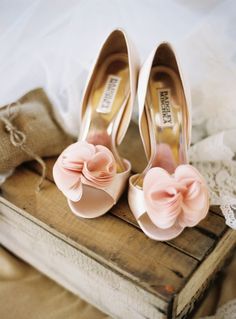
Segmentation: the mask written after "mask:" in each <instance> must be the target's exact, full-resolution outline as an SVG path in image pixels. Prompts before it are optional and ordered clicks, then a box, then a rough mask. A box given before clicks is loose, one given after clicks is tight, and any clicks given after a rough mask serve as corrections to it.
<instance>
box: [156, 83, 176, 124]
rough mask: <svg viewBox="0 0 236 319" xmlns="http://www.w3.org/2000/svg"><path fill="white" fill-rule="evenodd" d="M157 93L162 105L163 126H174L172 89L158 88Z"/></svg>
mask: <svg viewBox="0 0 236 319" xmlns="http://www.w3.org/2000/svg"><path fill="white" fill-rule="evenodd" d="M157 94H158V101H159V106H160V118H161V126H162V127H172V126H173V125H174V121H173V115H172V111H171V98H170V89H158V90H157Z"/></svg>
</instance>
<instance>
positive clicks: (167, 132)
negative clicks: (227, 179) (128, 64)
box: [128, 43, 209, 241]
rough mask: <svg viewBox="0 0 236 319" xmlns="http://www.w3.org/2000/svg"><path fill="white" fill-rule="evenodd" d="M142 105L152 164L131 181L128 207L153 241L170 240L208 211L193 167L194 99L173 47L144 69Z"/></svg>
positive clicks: (156, 55) (155, 55)
mask: <svg viewBox="0 0 236 319" xmlns="http://www.w3.org/2000/svg"><path fill="white" fill-rule="evenodd" d="M138 103H139V128H140V134H141V137H142V141H143V145H144V149H145V153H146V156H147V159H148V165H147V167H146V169H145V170H144V171H143V172H142V173H141V174H136V175H134V176H132V177H131V178H130V180H129V193H128V200H129V205H130V208H131V211H132V212H133V214H134V216H135V218H136V220H137V222H138V224H139V226H140V228H141V229H142V230H143V232H144V233H145V234H146V235H147V236H148V237H150V238H152V239H154V240H161V241H163V240H170V239H172V238H174V237H176V236H178V235H179V234H180V233H181V232H182V231H183V229H184V228H185V227H193V226H195V225H196V224H198V223H199V221H200V220H202V219H203V218H204V217H205V216H206V214H207V212H208V208H209V198H208V190H207V186H206V183H205V180H204V179H203V177H202V176H201V175H200V173H199V172H198V171H197V170H196V169H195V168H194V167H193V166H191V165H189V164H188V156H187V152H188V146H189V145H190V136H191V120H190V114H189V113H190V108H189V107H190V97H189V93H188V90H187V89H186V86H184V83H183V80H182V74H181V72H180V69H179V65H178V62H177V59H176V55H175V53H174V51H173V48H172V47H171V46H170V44H168V43H162V44H160V45H159V46H158V47H157V48H156V49H155V50H154V51H153V52H152V53H151V54H150V56H149V58H148V59H147V61H146V62H145V64H144V65H143V67H142V68H141V71H140V76H139V84H138Z"/></svg>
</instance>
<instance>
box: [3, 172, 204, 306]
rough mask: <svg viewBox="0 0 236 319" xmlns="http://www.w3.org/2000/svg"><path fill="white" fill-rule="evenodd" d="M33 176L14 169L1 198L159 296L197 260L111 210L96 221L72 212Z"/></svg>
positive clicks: (183, 278)
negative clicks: (140, 229) (41, 188)
mask: <svg viewBox="0 0 236 319" xmlns="http://www.w3.org/2000/svg"><path fill="white" fill-rule="evenodd" d="M37 178H38V175H37V174H34V173H33V172H31V171H28V170H26V169H22V168H21V169H18V170H17V171H16V173H15V174H14V175H13V176H12V177H10V178H9V179H8V180H7V181H6V182H5V183H4V185H3V186H2V193H3V196H4V198H6V199H8V200H9V201H11V202H12V203H13V204H14V205H16V206H18V207H19V208H21V209H23V210H24V212H25V216H27V218H29V219H32V220H36V219H37V223H40V225H41V226H42V227H44V228H45V229H46V230H47V231H50V232H51V233H53V234H54V235H56V236H57V237H59V238H61V239H63V240H66V241H67V242H69V243H70V244H71V245H72V246H74V247H76V248H77V249H79V250H81V251H82V252H84V253H86V254H89V255H91V256H92V257H93V258H95V259H96V260H97V261H99V262H101V263H103V264H106V265H107V266H109V267H110V268H111V269H113V270H114V271H118V272H119V273H120V274H122V275H123V276H125V277H126V278H129V279H130V280H132V281H134V282H135V283H136V284H137V285H139V286H140V287H142V288H145V289H146V290H147V291H149V292H151V293H154V294H155V295H158V296H159V297H160V298H161V299H163V300H166V301H168V300H170V299H171V298H172V296H173V294H174V293H175V291H177V290H179V289H180V288H181V287H182V285H183V283H184V282H185V281H186V279H187V278H188V277H189V276H190V275H191V273H192V272H193V271H194V269H195V268H196V267H197V265H198V262H197V260H196V259H194V258H191V257H190V256H187V255H186V254H184V253H182V252H180V251H178V250H176V249H175V248H173V247H170V246H168V245H167V244H165V243H162V242H155V241H153V240H151V239H148V238H147V237H146V236H145V235H144V234H143V233H142V232H141V231H139V230H138V229H136V228H135V227H132V226H131V225H129V224H127V223H126V222H123V221H122V220H120V219H117V218H115V217H114V216H112V215H110V214H107V215H105V216H103V217H100V218H98V219H96V220H87V219H79V218H77V217H75V216H74V215H73V214H71V212H70V210H69V208H68V206H67V202H66V200H65V198H64V196H63V195H62V194H61V193H60V192H59V191H58V190H57V188H56V187H55V185H54V184H53V183H51V182H49V181H46V182H45V187H44V189H43V190H42V191H41V192H40V193H36V192H35V190H34V189H35V187H34V186H35V184H36V183H37ZM26 212H27V213H26ZM176 261H178V262H176Z"/></svg>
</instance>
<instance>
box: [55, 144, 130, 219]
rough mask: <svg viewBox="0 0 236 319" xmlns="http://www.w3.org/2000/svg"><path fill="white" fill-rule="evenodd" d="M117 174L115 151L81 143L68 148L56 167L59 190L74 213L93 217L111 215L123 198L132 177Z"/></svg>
mask: <svg viewBox="0 0 236 319" xmlns="http://www.w3.org/2000/svg"><path fill="white" fill-rule="evenodd" d="M124 163H125V166H126V171H124V172H122V173H117V172H116V170H117V167H116V161H115V159H114V156H113V154H112V152H111V151H110V150H109V149H108V148H107V147H105V146H103V145H93V144H90V143H88V142H86V141H79V142H76V143H74V144H72V145H70V146H69V147H68V148H66V149H65V150H64V151H63V152H62V153H61V155H60V156H59V157H58V159H57V161H56V163H55V165H54V167H53V177H54V181H55V183H56V185H57V187H58V188H59V189H60V190H61V191H62V192H63V194H64V195H65V196H66V197H67V199H68V203H69V206H70V208H71V209H72V211H73V212H74V213H75V214H76V215H78V216H81V217H87V218H93V217H98V216H100V215H102V214H104V213H106V212H107V210H108V209H110V208H111V207H112V206H113V205H114V204H115V203H116V201H117V199H118V198H119V197H120V195H121V193H122V192H123V190H124V187H125V185H126V182H127V179H128V177H129V174H130V170H131V166H130V163H129V162H128V161H126V160H124Z"/></svg>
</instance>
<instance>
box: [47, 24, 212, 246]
mask: <svg viewBox="0 0 236 319" xmlns="http://www.w3.org/2000/svg"><path fill="white" fill-rule="evenodd" d="M138 72H139V65H138V59H137V56H136V54H135V51H134V48H133V46H132V45H131V43H130V41H129V40H128V38H127V35H126V34H125V33H124V32H123V31H122V30H119V29H118V30H115V31H113V32H112V33H111V34H110V35H109V37H108V38H107V39H106V41H105V42H104V44H103V45H102V47H101V50H100V53H99V56H98V58H97V60H96V63H95V65H94V67H93V68H92V72H91V74H90V76H89V80H88V82H87V85H86V88H85V92H84V95H83V99H82V104H81V109H80V111H81V114H80V134H79V138H78V142H76V143H74V144H72V145H70V146H69V147H68V148H66V149H65V150H64V151H63V152H62V154H61V155H60V156H59V158H58V159H57V161H56V163H55V165H54V168H53V176H54V180H55V183H56V185H57V187H58V188H59V189H60V190H61V191H62V192H63V194H64V195H65V196H66V197H67V199H68V204H69V207H70V209H71V210H72V212H73V213H74V214H75V215H77V216H79V217H84V218H95V217H98V216H101V215H103V214H105V213H106V212H108V211H109V210H110V208H111V207H112V206H113V205H114V204H115V203H116V202H117V201H118V199H119V198H120V196H121V194H122V193H123V192H124V190H125V188H126V185H127V181H128V178H129V176H130V172H131V164H130V162H129V161H128V160H126V159H123V158H121V157H120V155H119V153H118V151H117V145H119V144H120V143H121V141H122V140H123V138H124V135H125V133H126V131H127V128H128V126H129V123H130V120H131V114H132V110H133V105H134V100H135V96H136V88H137V78H138ZM137 93H138V105H139V129H140V134H141V138H142V142H143V145H144V150H145V153H146V157H147V159H148V165H147V167H146V168H145V170H144V171H143V172H142V173H141V174H136V175H133V176H131V177H130V178H129V191H128V201H129V206H130V208H131V211H132V213H133V214H134V216H135V218H136V220H137V222H138V224H139V225H140V228H141V229H142V230H143V232H144V233H145V234H146V235H147V236H148V237H150V238H152V239H155V240H162V241H163V240H169V239H172V238H174V237H176V236H178V235H179V234H180V233H181V232H182V231H183V229H184V228H185V227H192V226H194V225H196V224H197V223H198V222H199V221H200V220H202V219H203V218H204V217H205V216H206V214H207V212H208V208H209V196H208V190H207V186H206V183H205V181H204V179H203V177H202V176H201V175H200V173H199V172H198V171H197V170H196V169H195V168H194V167H193V166H191V165H189V164H188V155H187V154H188V147H189V145H190V136H191V120H190V114H189V113H190V109H189V105H190V102H189V96H188V91H187V90H186V88H185V86H184V82H183V78H182V74H181V71H180V68H179V64H178V61H177V59H176V55H175V53H174V50H173V48H172V47H171V45H170V44H169V43H161V44H160V45H159V46H157V48H156V49H155V50H154V51H152V53H151V54H150V56H149V57H148V59H147V60H146V62H145V63H144V65H143V66H142V68H141V70H140V72H139V80H138V89H137ZM130 147H132V145H130Z"/></svg>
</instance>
